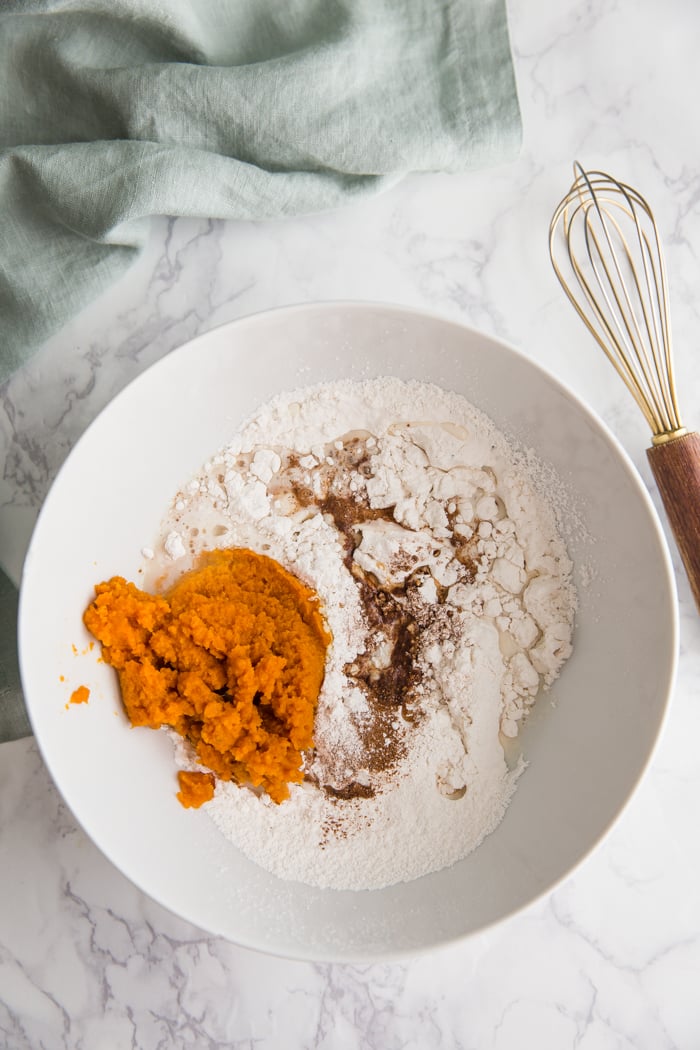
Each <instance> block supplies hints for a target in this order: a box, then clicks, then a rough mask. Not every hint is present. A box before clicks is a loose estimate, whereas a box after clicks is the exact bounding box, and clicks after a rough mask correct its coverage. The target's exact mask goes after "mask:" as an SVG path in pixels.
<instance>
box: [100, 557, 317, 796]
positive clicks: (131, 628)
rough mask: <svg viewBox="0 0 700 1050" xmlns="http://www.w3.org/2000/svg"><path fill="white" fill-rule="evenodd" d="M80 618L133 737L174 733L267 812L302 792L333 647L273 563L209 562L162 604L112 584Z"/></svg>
mask: <svg viewBox="0 0 700 1050" xmlns="http://www.w3.org/2000/svg"><path fill="white" fill-rule="evenodd" d="M95 595H96V597H95V599H94V601H93V602H92V603H91V604H90V605H89V606H88V608H87V609H86V611H85V615H84V617H83V619H84V621H85V625H86V627H87V628H88V630H89V631H91V632H92V634H93V635H94V636H95V637H96V638H97V639H98V641H99V642H101V643H102V655H103V657H104V660H105V661H106V663H108V664H111V665H112V667H114V668H115V669H116V671H117V673H118V675H119V684H120V687H121V693H122V700H123V703H124V707H125V709H126V713H127V715H128V716H129V718H130V720H131V722H132V724H133V725H135V726H150V727H151V728H152V729H158V728H159V727H160V726H163V725H166V726H172V727H173V728H174V729H176V730H177V732H178V733H180V734H181V735H182V736H184V737H185V738H186V739H187V740H188V741H189V742H190V744H191V745H192V747H193V748H194V751H195V753H196V755H197V758H198V759H199V761H200V762H201V763H202V765H204V766H206V767H208V768H209V769H210V770H211V771H212V772H213V773H215V774H216V776H217V777H220V778H221V779H222V780H235V781H237V782H238V783H239V784H247V785H250V786H252V787H254V788H260V789H262V790H264V791H266V792H267V793H268V795H269V796H270V798H271V799H273V800H274V801H275V802H281V801H283V799H285V798H287V797H288V795H289V786H288V785H289V784H290V783H295V782H299V781H301V780H302V777H303V774H302V770H301V761H302V759H301V752H302V751H304V750H305V749H307V748H309V747H311V746H312V744H313V725H314V714H315V710H316V702H317V700H318V694H319V690H320V688H321V684H322V682H323V673H324V667H325V657H326V647H327V645H328V643H329V641H330V636H329V634H328V633H327V631H326V628H325V626H324V623H323V619H322V616H321V612H320V608H319V604H318V598H317V596H316V595H315V594H314V592H313V591H311V590H310V589H309V588H308V587H305V586H304V584H303V583H301V581H299V580H298V579H296V577H295V576H292V575H291V573H289V572H287V571H286V570H285V569H283V568H282V566H281V565H279V564H278V563H277V562H276V561H273V559H272V558H267V557H265V555H263V554H255V553H254V552H253V551H250V550H245V549H243V548H233V549H231V550H218V551H210V552H208V553H207V554H205V555H204V556H203V557H202V559H201V561H200V563H199V565H198V566H197V568H195V569H193V570H192V571H191V572H188V573H187V574H185V575H184V576H183V577H182V578H181V579H180V580H178V582H177V583H175V584H174V586H173V587H172V588H171V589H170V590H169V591H168V592H166V593H165V594H164V595H162V596H154V595H151V594H146V593H145V592H144V591H141V590H139V588H138V587H136V585H135V584H133V583H127V582H126V580H124V579H123V578H122V577H120V576H115V577H113V578H112V579H111V580H108V581H107V582H105V583H100V584H98V585H97V586H96V587H95Z"/></svg>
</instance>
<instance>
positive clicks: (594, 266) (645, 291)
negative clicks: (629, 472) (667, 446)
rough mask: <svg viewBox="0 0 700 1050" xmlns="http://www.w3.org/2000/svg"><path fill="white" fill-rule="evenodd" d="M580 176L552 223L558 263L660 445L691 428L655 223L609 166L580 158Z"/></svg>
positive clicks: (636, 195)
mask: <svg viewBox="0 0 700 1050" xmlns="http://www.w3.org/2000/svg"><path fill="white" fill-rule="evenodd" d="M574 175H575V179H574V183H573V185H572V187H571V189H570V190H569V192H568V193H567V195H566V196H565V197H564V199H563V200H562V202H561V203H560V204H559V206H558V207H557V209H556V211H555V212H554V215H553V217H552V221H551V224H550V228H549V251H550V255H551V258H552V264H553V266H554V270H555V272H556V275H557V277H558V278H559V281H560V283H561V285H562V287H563V289H564V291H565V292H566V294H567V296H568V298H569V300H570V301H571V303H572V304H573V306H574V308H575V310H576V312H577V313H578V315H579V317H580V318H581V320H582V321H583V323H584V324H585V325H586V327H587V328H588V330H589V331H590V332H591V334H592V335H593V336H594V337H595V339H596V340H597V342H598V343H599V345H600V346H601V348H602V349H603V352H604V353H605V354H606V356H607V357H608V359H609V360H610V362H611V363H612V364H613V366H614V367H615V369H616V370H617V372H618V374H619V376H620V377H621V379H622V380H623V382H624V383H625V385H626V386H627V388H628V389H629V391H630V393H631V394H632V396H633V397H634V399H635V401H636V402H637V404H638V405H639V408H640V409H641V411H642V412H643V413H644V416H645V418H646V420H647V422H648V423H649V427H650V429H651V432H652V435H653V437H652V441H653V443H654V444H661V443H663V442H665V441H669V440H671V439H673V438H677V437H680V436H681V435H682V434H684V433H685V428H684V427H683V425H682V423H681V420H680V415H679V411H678V403H677V399H676V387H675V381H674V374H673V358H672V353H671V329H670V322H669V302H668V286H667V282H666V268H665V266H664V260H663V255H662V252H661V246H660V240H659V234H658V230H657V227H656V222H655V220H654V216H653V214H652V211H651V208H650V207H649V205H648V204H647V202H646V200H645V199H644V197H642V196H641V194H640V193H638V192H637V191H636V190H634V189H632V187H631V186H627V185H625V183H623V182H618V180H617V179H614V178H612V176H610V175H607V174H605V172H602V171H591V172H586V171H584V170H583V168H582V167H581V165H580V164H579V163H575V164H574ZM560 227H561V230H560ZM561 234H563V236H561Z"/></svg>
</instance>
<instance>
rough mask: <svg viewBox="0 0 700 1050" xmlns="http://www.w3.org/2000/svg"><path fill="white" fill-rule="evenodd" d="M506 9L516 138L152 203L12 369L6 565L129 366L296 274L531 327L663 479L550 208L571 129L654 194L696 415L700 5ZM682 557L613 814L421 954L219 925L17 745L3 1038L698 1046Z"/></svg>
mask: <svg viewBox="0 0 700 1050" xmlns="http://www.w3.org/2000/svg"><path fill="white" fill-rule="evenodd" d="M511 30H512V39H513V46H514V51H515V56H516V65H517V75H518V82H519V89H520V95H521V103H522V109H523V117H524V127H525V132H524V148H523V152H522V155H521V157H520V159H519V160H518V161H517V162H516V163H514V164H512V165H509V166H504V167H500V168H495V169H493V170H490V171H488V172H482V173H476V174H470V175H464V176H460V177H449V178H448V177H444V176H434V177H424V178H421V179H410V180H407V181H406V182H405V183H403V184H402V185H400V186H399V187H397V188H396V189H394V190H392V191H391V192H390V193H387V194H386V195H384V196H383V197H380V198H377V199H374V200H371V201H367V202H365V203H363V204H361V205H359V206H354V207H353V208H352V209H351V210H347V211H343V212H338V213H335V214H330V215H323V216H315V217H312V218H302V219H297V220H290V221H287V222H285V223H260V224H233V223H229V224H224V223H215V222H207V221H201V222H194V221H187V222H184V221H179V222H169V221H166V220H165V219H161V220H157V221H155V222H154V224H153V230H152V236H151V238H150V242H149V247H148V250H147V251H146V253H145V254H144V256H143V257H142V259H141V260H140V262H139V263H138V264H137V265H136V266H135V267H134V269H133V270H132V271H131V272H130V273H129V274H128V275H127V277H126V278H124V279H123V280H122V281H121V283H120V284H119V285H118V286H116V287H114V288H112V289H111V290H110V291H108V292H107V293H106V294H104V295H103V297H102V298H101V300H100V301H99V302H97V303H95V304H94V305H93V306H91V307H90V308H89V309H87V310H86V311H84V313H83V314H82V315H81V316H80V317H79V318H77V319H76V320H75V321H73V322H72V323H71V324H69V325H68V326H67V327H66V328H65V329H64V330H63V331H62V332H61V333H59V334H58V335H56V336H55V337H54V338H53V339H52V340H51V341H50V343H49V344H47V345H46V347H45V348H44V349H43V350H42V351H41V353H40V354H39V355H38V357H37V358H36V359H35V360H34V361H33V363H32V364H31V365H30V366H28V367H27V368H26V369H25V370H24V371H23V372H22V373H20V374H18V375H16V376H15V377H14V378H13V379H12V380H11V381H10V382H9V383H8V384H6V386H5V387H4V388H1V401H0V450H1V451H0V455H1V456H2V462H3V469H2V477H1V478H0V560H2V562H3V564H4V565H5V566H6V567H7V568H8V569H9V571H10V572H11V573H13V574H14V575H15V576H16V575H17V573H18V572H19V568H20V566H21V560H22V556H23V552H24V549H25V546H26V543H27V540H28V536H29V531H30V528H31V524H32V521H33V519H34V517H35V515H36V512H37V509H38V507H39V505H40V503H41V500H42V498H43V497H44V495H45V493H46V491H47V489H48V486H49V485H50V483H51V480H52V478H53V477H54V475H55V474H56V471H57V470H58V468H59V467H60V465H61V462H62V461H63V459H64V458H65V456H66V455H67V453H68V451H69V450H70V448H71V446H72V445H73V443H74V442H75V441H76V439H77V438H78V437H79V435H80V434H81V433H82V431H83V430H84V429H85V427H86V426H87V425H88V423H89V422H90V420H91V419H92V418H93V417H94V416H95V415H96V413H97V412H98V411H99V410H100V409H101V408H102V407H103V406H104V405H105V404H106V403H107V401H108V400H109V399H110V398H111V397H112V396H113V395H114V394H115V393H116V392H117V391H118V390H119V389H121V388H122V387H123V386H124V385H125V384H126V383H127V382H128V381H129V380H130V379H132V378H133V377H134V376H136V375H137V374H138V373H139V372H141V371H142V370H143V369H144V368H145V367H146V366H147V365H148V364H150V363H152V362H153V361H156V360H157V359H158V358H160V357H161V356H162V355H163V354H165V353H167V352H168V351H169V350H171V349H172V348H174V347H176V346H178V345H180V344H181V343H183V342H184V341H186V340H187V339H189V338H190V337H191V336H193V335H195V334H196V333H198V332H201V331H205V330H206V329H208V328H210V327H212V326H214V325H217V324H220V323H221V322H223V321H227V320H230V319H232V318H235V317H239V316H241V315H244V314H246V313H250V312H253V311H256V310H261V309H265V308H268V307H272V306H277V305H280V304H283V303H290V302H299V301H308V300H316V299H329V298H367V299H379V300H387V301H395V302H399V303H405V304H409V305H412V306H417V307H426V308H429V309H431V310H436V311H439V312H442V313H444V314H446V315H448V316H450V317H452V318H456V319H459V320H463V321H465V322H467V323H469V324H472V325H475V326H478V327H481V328H482V329H484V330H485V331H486V332H490V333H494V334H496V335H498V336H501V337H503V338H505V339H507V340H509V341H511V342H513V343H514V344H516V345H518V346H520V347H521V348H522V349H523V350H524V351H525V352H526V353H527V354H529V355H530V356H531V357H532V358H533V359H535V360H537V361H540V362H541V363H543V364H545V365H547V366H548V367H549V368H550V369H552V370H553V371H554V373H555V374H556V375H558V376H559V377H561V378H562V379H564V380H565V381H566V382H568V383H569V384H570V385H571V386H572V387H573V388H574V389H575V390H577V391H578V392H579V393H580V394H581V395H582V396H583V398H584V399H585V400H586V401H587V402H588V403H589V404H591V405H592V406H593V407H594V408H595V409H596V410H597V411H598V412H599V413H600V415H601V416H602V417H603V419H604V420H605V421H606V422H607V423H608V425H609V426H610V427H611V428H612V430H613V431H614V433H615V434H616V435H617V436H618V438H620V440H621V441H622V443H623V445H624V446H625V447H626V448H627V450H628V451H629V453H630V454H631V456H632V457H633V459H634V461H635V463H636V464H637V466H638V467H639V469H640V471H641V473H642V475H643V477H644V479H645V481H646V482H647V483H648V484H649V485H650V486H651V479H650V475H649V471H648V469H647V466H646V461H645V454H644V449H645V447H646V444H647V439H648V435H647V432H646V428H645V424H644V423H643V420H642V418H641V416H640V415H639V414H638V412H637V410H636V408H635V407H634V405H633V404H632V402H631V400H630V398H629V395H627V393H626V392H625V390H624V389H623V388H622V386H621V385H620V383H619V382H618V381H617V379H616V378H615V377H614V376H613V374H612V372H611V371H610V369H609V366H608V365H607V364H606V363H605V362H604V360H603V358H602V355H601V354H600V353H599V352H598V351H597V350H596V349H595V348H594V347H593V345H592V343H591V341H590V339H589V337H587V335H586V333H585V332H584V330H583V328H582V327H581V326H580V325H579V323H578V322H577V321H576V319H575V317H574V314H573V312H572V311H571V308H570V307H569V306H568V304H567V303H566V302H565V300H564V297H563V295H562V293H561V292H560V290H559V288H558V285H557V284H556V282H555V279H554V277H553V274H552V272H551V270H550V266H549V260H548V255H547V247H546V231H547V226H548V222H549V218H550V215H551V212H552V210H553V208H554V206H555V204H556V203H557V201H558V200H559V198H560V197H561V196H562V194H563V192H564V191H565V189H566V188H567V187H568V185H569V182H570V172H571V161H572V160H573V158H574V157H577V158H579V159H580V160H581V161H582V162H583V163H584V164H585V165H587V166H593V167H595V166H600V167H604V168H606V169H607V170H611V171H612V172H613V173H615V174H617V175H618V176H619V177H622V178H624V179H626V180H627V181H630V182H631V183H632V184H633V185H636V186H638V188H640V189H641V190H642V192H644V193H645V194H646V196H647V197H648V198H649V199H650V200H651V201H652V203H653V205H654V207H655V210H656V213H657V218H658V220H659V225H660V228H661V230H662V231H663V234H664V239H665V243H666V256H667V263H668V269H669V279H670V286H671V296H672V304H673V318H674V330H675V337H676V358H677V372H678V384H679V388H680V391H681V396H682V403H683V405H684V406H685V415H686V417H687V419H688V422H689V423H691V424H692V425H693V426H695V427H698V426H700V356H699V355H698V353H697V343H698V333H699V332H700V305H699V304H700V297H699V296H698V288H700V259H699V258H698V251H697V249H696V246H697V245H700V210H699V207H698V201H699V200H700V136H698V134H697V113H696V109H697V107H696V101H695V100H696V99H697V96H698V94H699V93H700V66H699V65H698V62H697V45H698V41H699V40H700V8H699V7H698V6H697V5H696V3H695V0H669V2H667V3H664V4H660V3H657V2H655V0H639V2H637V3H627V4H624V3H620V2H619V0H590V2H588V3H586V4H585V5H584V4H581V3H579V2H576V0H564V2H562V3H560V4H552V3H550V2H549V0H547V2H545V0H514V2H513V3H512V4H511ZM653 495H654V497H655V493H653ZM655 498H656V497H655ZM674 561H675V562H676V564H677V561H678V559H677V556H676V554H675V550H674ZM678 582H679V592H680V602H681V657H680V667H679V675H678V682H677V687H676V690H675V696H674V699H673V705H672V709H671V714H670V718H669V721H668V724H667V727H666V731H665V733H664V736H663V739H662V742H661V745H660V747H659V749H658V751H657V753H656V755H655V758H654V761H653V763H652V766H651V768H650V770H649V772H648V774H647V776H646V778H645V779H644V781H643V783H642V786H641V787H640V789H639V791H638V793H637V794H636V796H635V798H634V799H633V801H632V802H631V804H630V805H629V807H628V809H627V810H626V812H625V813H624V814H623V816H622V818H621V820H620V821H619V823H618V824H617V826H616V827H615V828H614V829H613V831H612V833H611V834H610V835H609V837H608V839H607V840H606V842H605V843H604V844H603V846H602V847H601V848H600V849H599V850H598V851H597V853H596V854H595V855H594V856H593V857H592V858H590V859H589V860H588V861H587V862H586V863H585V864H584V865H583V866H582V867H581V868H580V870H579V871H578V872H576V873H575V874H574V876H573V877H571V878H570V879H569V880H568V881H566V882H565V883H564V884H563V885H562V886H560V887H559V888H558V889H557V890H556V891H555V892H554V893H552V894H551V896H549V897H548V898H547V899H545V900H543V901H541V902H539V903H537V904H536V905H534V906H532V907H531V908H530V909H529V910H528V911H526V912H525V913H523V914H521V915H519V916H517V917H516V918H514V919H512V920H511V921H509V922H508V923H506V924H504V925H503V926H501V927H500V928H497V929H494V930H491V931H489V932H488V933H485V934H483V935H481V936H479V937H477V938H476V939H473V940H470V941H468V942H465V943H462V944H461V945H458V946H455V947H451V948H449V949H447V950H444V951H441V952H435V953H432V954H430V955H426V956H423V957H419V958H416V959H413V960H410V961H408V962H403V963H400V964H398V963H397V964H392V965H372V966H339V965H318V966H314V965H310V964H307V963H296V962H290V961H285V960H278V959H272V958H268V957H265V956H261V955H257V954H255V953H252V952H249V951H244V950H242V949H239V948H237V947H236V946H234V945H232V944H229V943H227V942H224V941H222V940H219V939H217V938H215V937H210V936H207V935H204V934H202V933H201V932H199V931H198V930H196V929H194V928H193V927H191V926H189V925H188V924H186V923H184V922H182V921H180V920H179V919H176V918H174V917H173V916H171V915H169V914H167V913H166V912H164V911H163V910H162V909H161V908H160V907H158V906H157V905H155V904H153V903H152V902H150V901H149V900H148V899H146V898H145V897H144V896H143V895H142V894H141V893H140V892H138V891H137V890H136V889H134V888H133V886H131V885H130V884H129V883H128V882H127V881H126V880H125V879H124V878H123V877H122V876H121V875H120V874H119V873H118V872H117V871H116V870H115V869H114V868H113V867H112V866H111V865H110V864H109V863H108V862H107V861H106V860H105V859H104V858H103V857H102V856H101V854H100V853H99V852H98V851H97V850H96V848H95V847H93V845H92V844H91V843H90V841H88V840H87V839H86V837H85V836H84V834H83V833H82V831H80V830H79V829H78V828H77V827H76V824H75V822H74V820H73V818H72V817H71V815H70V813H69V812H68V811H67V810H66V808H65V807H64V805H63V804H62V802H61V799H60V797H59V795H58V794H57V792H56V790H55V789H54V787H53V786H52V784H51V782H50V779H49V777H48V774H47V773H46V770H45V769H44V767H43V764H42V761H41V759H40V757H39V756H38V754H37V752H36V750H35V748H34V746H33V743H32V742H31V741H19V742H17V743H14V744H5V745H2V747H1V748H0V880H1V882H0V885H1V888H2V893H0V1045H2V1046H3V1047H8V1048H11V1050H15V1048H17V1050H19V1048H25V1047H27V1048H32V1050H38V1048H54V1047H69V1048H73V1047H75V1048H85V1050H101V1048H105V1050H107V1048H108V1050H121V1048H126V1047H130V1048H131V1047H134V1048H139V1050H141V1048H143V1050H155V1048H168V1047H210V1048H214V1047H224V1046H231V1047H241V1048H243V1047H245V1048H246V1050H248V1048H250V1050H252V1048H253V1047H255V1048H256V1050H260V1048H276V1047H289V1048H292V1047H304V1048H312V1047H313V1048H316V1050H322V1048H323V1050H325V1048H330V1047H334V1048H341V1050H344V1048H355V1047H357V1048H359V1047H363V1048H377V1050H380V1048H381V1050H398V1048H419V1047H420V1048H422V1050H428V1048H431V1047H435V1048H438V1047H440V1048H442V1047H445V1048H446V1047H459V1048H464V1050H467V1048H469V1050H471V1048H484V1047H489V1048H495V1050H511V1048H520V1047H537V1048H538V1050H569V1048H571V1050H573V1048H574V1047H575V1048H578V1050H622V1048H624V1050H627V1048H629V1050H632V1048H635V1050H665V1048H676V1047H678V1048H683V1050H693V1048H697V1047H698V1046H700V996H699V995H698V987H699V986H700V891H699V890H698V885H699V873H700V831H699V830H698V828H699V824H698V817H697V814H698V812H699V810H700V762H699V761H698V757H697V743H696V742H697V740H698V738H699V736H700V704H699V703H698V692H699V691H700V618H699V617H698V615H697V613H696V612H695V610H694V607H693V605H692V602H691V598H690V593H689V589H688V586H687V584H686V582H685V580H684V579H683V577H682V576H681V575H680V573H679V574H678ZM652 614H653V611H652ZM591 775H592V776H594V775H595V770H592V771H591Z"/></svg>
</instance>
